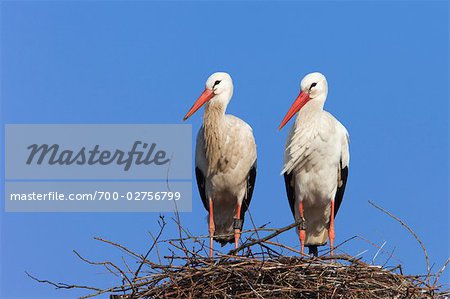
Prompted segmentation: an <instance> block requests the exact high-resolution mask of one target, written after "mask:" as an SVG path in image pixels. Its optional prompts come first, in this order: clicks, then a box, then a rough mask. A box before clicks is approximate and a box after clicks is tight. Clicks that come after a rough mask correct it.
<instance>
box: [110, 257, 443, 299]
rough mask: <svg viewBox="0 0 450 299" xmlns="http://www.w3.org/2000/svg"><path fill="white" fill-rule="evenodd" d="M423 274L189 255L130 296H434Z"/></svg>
mask: <svg viewBox="0 0 450 299" xmlns="http://www.w3.org/2000/svg"><path fill="white" fill-rule="evenodd" d="M434 296H435V295H434V291H433V289H430V288H427V287H424V286H423V281H422V280H421V279H420V278H419V277H411V276H403V275H400V274H396V273H393V272H392V271H389V270H387V269H383V268H381V267H379V266H371V265H368V264H365V263H363V262H361V261H358V260H355V259H353V258H351V257H349V256H343V255H342V256H334V257H333V260H331V259H330V258H325V257H323V258H314V259H305V258H298V257H278V258H274V259H268V260H261V259H259V258H251V257H230V259H229V260H227V259H225V260H220V261H214V260H210V259H191V260H189V263H188V264H186V265H184V266H182V267H175V266H170V265H168V266H167V267H161V272H160V273H159V274H157V275H152V276H151V277H146V278H145V281H143V282H142V284H141V286H139V288H138V289H137V290H136V292H135V293H134V294H133V295H112V296H111V299H119V298H120V299H125V298H126V299H129V298H359V299H363V298H370V299H373V298H435V297H434Z"/></svg>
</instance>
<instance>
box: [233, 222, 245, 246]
mask: <svg viewBox="0 0 450 299" xmlns="http://www.w3.org/2000/svg"><path fill="white" fill-rule="evenodd" d="M243 225H244V221H243V220H242V219H237V218H235V219H234V223H233V228H234V248H235V249H237V248H238V247H239V239H240V238H241V231H242V227H243Z"/></svg>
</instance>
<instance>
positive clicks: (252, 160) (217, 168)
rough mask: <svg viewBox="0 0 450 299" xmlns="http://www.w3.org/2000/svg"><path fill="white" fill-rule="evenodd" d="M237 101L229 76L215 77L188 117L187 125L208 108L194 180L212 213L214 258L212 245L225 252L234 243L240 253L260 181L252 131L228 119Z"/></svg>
mask: <svg viewBox="0 0 450 299" xmlns="http://www.w3.org/2000/svg"><path fill="white" fill-rule="evenodd" d="M232 95H233V81H232V80H231V77H230V75H228V74H227V73H221V72H219V73H214V74H212V75H211V76H210V77H209V78H208V80H207V81H206V88H205V90H204V91H203V93H202V94H201V95H200V97H199V98H198V100H197V101H196V102H195V103H194V105H193V106H192V108H191V109H190V110H189V111H188V113H187V114H186V116H185V117H184V120H186V119H188V118H189V117H190V116H191V115H192V114H194V113H195V112H196V111H197V110H198V109H199V108H200V107H201V106H203V105H205V112H204V115H203V125H202V127H201V128H200V130H199V131H198V134H197V144H196V150H195V175H196V178H197V185H198V191H199V193H200V198H201V199H202V202H203V206H204V207H205V209H206V210H207V211H208V212H209V237H210V252H209V255H210V256H212V254H213V239H214V240H216V241H217V242H219V243H221V245H222V246H224V245H225V244H227V243H233V240H234V243H235V248H237V247H238V245H239V238H240V234H241V231H242V227H243V224H244V216H245V212H246V211H247V209H248V207H249V204H250V200H251V198H252V194H253V188H254V186H255V179H256V144H255V139H254V137H253V131H252V128H251V127H250V126H249V125H248V124H247V123H245V122H244V121H243V120H241V119H239V118H237V117H235V116H233V115H230V114H225V111H226V108H227V106H228V103H229V102H230V99H231V97H232ZM233 233H234V238H233Z"/></svg>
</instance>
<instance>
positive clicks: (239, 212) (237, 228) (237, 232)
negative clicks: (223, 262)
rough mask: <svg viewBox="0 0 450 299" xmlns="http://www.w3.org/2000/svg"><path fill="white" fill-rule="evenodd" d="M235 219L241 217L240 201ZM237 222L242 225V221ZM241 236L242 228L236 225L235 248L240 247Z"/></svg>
mask: <svg viewBox="0 0 450 299" xmlns="http://www.w3.org/2000/svg"><path fill="white" fill-rule="evenodd" d="M235 219H237V220H240V219H241V205H240V204H239V203H238V204H237V208H236V217H235ZM235 222H236V221H235ZM237 223H239V225H240V223H241V222H240V221H237ZM240 237H241V228H240V227H236V226H235V228H234V248H236V249H237V248H238V247H239V238H240Z"/></svg>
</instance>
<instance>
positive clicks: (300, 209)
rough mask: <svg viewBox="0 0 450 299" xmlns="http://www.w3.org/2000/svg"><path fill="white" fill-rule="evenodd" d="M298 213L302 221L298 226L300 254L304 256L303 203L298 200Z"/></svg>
mask: <svg viewBox="0 0 450 299" xmlns="http://www.w3.org/2000/svg"><path fill="white" fill-rule="evenodd" d="M299 212H300V218H301V221H302V222H301V224H300V229H299V238H300V245H301V252H302V254H304V253H305V240H306V230H305V217H304V214H303V201H302V200H300V205H299Z"/></svg>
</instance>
